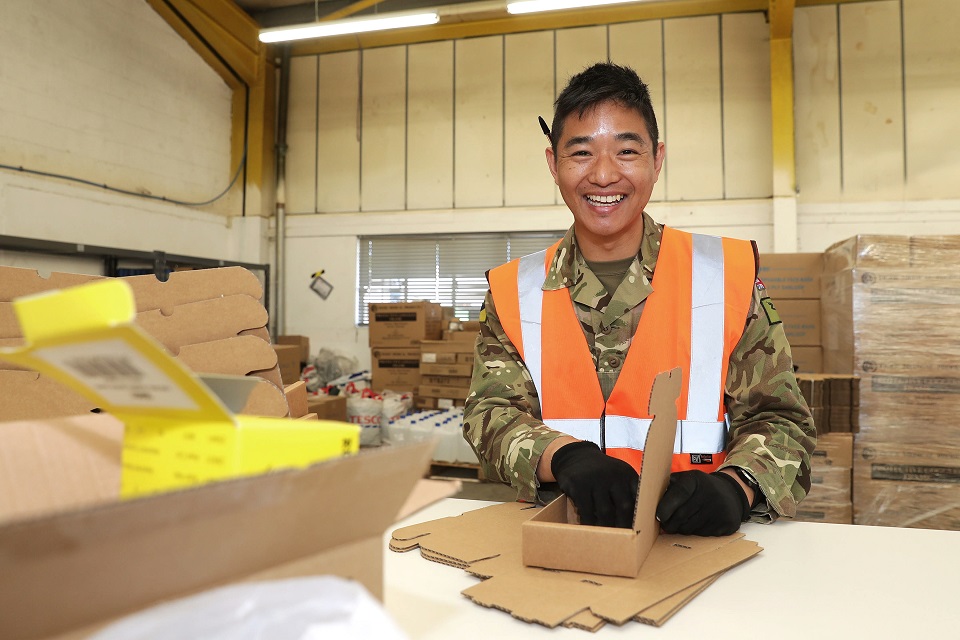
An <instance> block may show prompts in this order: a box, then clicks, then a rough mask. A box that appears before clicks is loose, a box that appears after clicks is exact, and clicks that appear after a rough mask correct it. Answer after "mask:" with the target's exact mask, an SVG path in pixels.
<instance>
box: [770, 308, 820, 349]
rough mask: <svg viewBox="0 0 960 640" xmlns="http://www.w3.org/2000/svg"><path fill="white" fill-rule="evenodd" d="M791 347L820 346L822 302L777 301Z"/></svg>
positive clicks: (778, 310)
mask: <svg viewBox="0 0 960 640" xmlns="http://www.w3.org/2000/svg"><path fill="white" fill-rule="evenodd" d="M775 303H776V307H777V312H778V313H779V314H780V319H781V320H782V321H783V330H784V331H785V332H786V334H787V340H788V341H789V342H790V346H791V347H792V346H794V345H796V346H813V347H815V346H819V345H820V300H789V299H788V300H777V301H776V302H775Z"/></svg>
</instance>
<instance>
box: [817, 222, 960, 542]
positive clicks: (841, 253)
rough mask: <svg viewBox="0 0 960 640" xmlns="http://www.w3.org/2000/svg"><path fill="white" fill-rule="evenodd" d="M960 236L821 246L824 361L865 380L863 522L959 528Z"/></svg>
mask: <svg viewBox="0 0 960 640" xmlns="http://www.w3.org/2000/svg"><path fill="white" fill-rule="evenodd" d="M958 248H960V236H937V237H911V236H875V235H861V236H855V237H853V238H850V239H848V240H845V241H843V242H840V243H837V244H835V245H834V246H832V247H830V248H829V249H828V250H827V251H826V252H825V254H824V274H823V282H822V290H823V301H824V304H823V320H824V365H825V368H826V369H827V370H828V371H831V372H838V373H851V374H855V375H857V376H858V377H860V378H861V388H860V419H859V423H860V432H859V433H858V434H857V436H856V438H855V445H854V462H853V470H854V474H853V503H854V521H855V522H856V523H857V524H870V525H892V526H911V527H923V528H937V529H960V483H958V482H957V480H958V478H960V427H958V426H957V423H956V415H957V413H958V412H960V343H958V341H957V339H956V338H957V335H958V334H960V287H957V284H956V282H957V277H956V273H957V268H958V267H960V251H957V249H958Z"/></svg>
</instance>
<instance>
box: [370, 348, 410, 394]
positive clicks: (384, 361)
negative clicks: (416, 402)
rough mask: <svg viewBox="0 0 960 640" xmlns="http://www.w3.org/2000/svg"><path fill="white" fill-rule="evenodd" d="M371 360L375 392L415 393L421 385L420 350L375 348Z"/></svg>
mask: <svg viewBox="0 0 960 640" xmlns="http://www.w3.org/2000/svg"><path fill="white" fill-rule="evenodd" d="M370 360H371V371H370V374H371V377H372V381H371V386H372V387H373V390H374V391H384V390H386V389H389V390H391V391H413V390H414V389H416V388H417V387H418V386H419V385H420V349H415V348H409V347H408V348H401V349H390V348H382V347H374V348H373V349H371V350H370Z"/></svg>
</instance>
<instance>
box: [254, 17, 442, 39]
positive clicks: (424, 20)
mask: <svg viewBox="0 0 960 640" xmlns="http://www.w3.org/2000/svg"><path fill="white" fill-rule="evenodd" d="M439 21H440V16H439V14H438V13H437V12H436V11H431V12H426V13H408V14H400V13H395V14H392V15H380V16H370V17H366V18H350V19H346V20H330V21H329V22H312V23H309V24H298V25H293V26H290V27H277V28H274V29H263V30H262V31H261V32H260V42H289V41H291V40H306V39H309V38H326V37H330V36H342V35H347V34H351V33H366V32H368V31H382V30H384V29H402V28H404V27H422V26H426V25H431V24H437V22H439Z"/></svg>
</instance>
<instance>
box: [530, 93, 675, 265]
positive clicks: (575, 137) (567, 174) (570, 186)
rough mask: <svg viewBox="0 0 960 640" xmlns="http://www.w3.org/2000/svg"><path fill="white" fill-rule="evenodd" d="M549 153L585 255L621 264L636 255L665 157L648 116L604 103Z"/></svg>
mask: <svg viewBox="0 0 960 640" xmlns="http://www.w3.org/2000/svg"><path fill="white" fill-rule="evenodd" d="M546 153H547V164H548V165H549V166H550V173H552V174H553V179H554V181H555V182H556V183H557V186H558V187H560V194H561V195H562V196H563V201H564V202H565V203H566V204H567V207H569V209H570V211H571V212H572V213H573V218H574V227H575V230H576V234H577V243H578V245H579V246H580V248H581V251H582V252H583V254H584V256H585V257H586V258H587V259H589V260H618V259H621V258H627V257H629V256H630V255H632V254H635V253H636V251H637V250H638V249H639V247H640V240H641V238H642V235H643V216H642V212H643V209H644V207H646V206H647V202H649V201H650V193H651V192H652V191H653V185H654V184H656V182H657V178H658V177H659V176H660V167H661V166H662V165H663V155H664V147H663V143H662V142H661V143H659V144H658V145H657V148H656V149H654V146H653V141H652V140H651V139H650V134H649V133H648V132H647V125H646V122H645V121H644V119H643V117H642V116H641V115H640V114H639V113H638V112H637V111H635V110H633V109H630V108H627V107H624V106H622V105H620V104H617V103H616V102H602V103H600V104H598V105H596V106H595V107H593V108H591V109H589V110H587V111H586V112H585V113H584V114H583V117H578V116H577V114H576V113H572V114H570V115H569V116H567V118H566V120H564V122H563V134H562V137H561V138H560V140H559V142H558V144H557V152H556V154H554V153H553V149H552V148H550V147H548V148H547V152H546Z"/></svg>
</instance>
